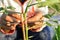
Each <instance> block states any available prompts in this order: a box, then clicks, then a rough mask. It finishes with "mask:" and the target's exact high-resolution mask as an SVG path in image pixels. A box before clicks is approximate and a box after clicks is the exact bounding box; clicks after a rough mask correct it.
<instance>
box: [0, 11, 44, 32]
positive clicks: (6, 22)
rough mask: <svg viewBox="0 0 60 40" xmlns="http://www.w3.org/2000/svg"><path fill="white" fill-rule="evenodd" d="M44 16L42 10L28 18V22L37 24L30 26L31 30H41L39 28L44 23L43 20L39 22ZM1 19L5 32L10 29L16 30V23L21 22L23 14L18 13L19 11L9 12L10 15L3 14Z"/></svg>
mask: <svg viewBox="0 0 60 40" xmlns="http://www.w3.org/2000/svg"><path fill="white" fill-rule="evenodd" d="M42 16H43V15H42V13H41V12H37V13H36V15H35V16H33V17H30V18H29V19H28V20H27V22H28V23H34V24H35V25H33V26H31V27H29V30H31V31H33V32H38V31H39V30H38V28H40V27H41V25H42V24H43V22H39V20H43V17H42ZM40 18H41V19H40ZM0 21H1V22H0V24H2V25H1V26H2V29H3V30H4V31H5V33H8V32H9V30H15V29H16V25H19V22H21V16H20V15H18V14H17V13H12V14H8V15H5V14H3V15H2V17H1V18H0ZM35 21H38V22H35ZM24 22H25V21H24ZM37 25H39V26H37ZM32 29H33V30H32ZM37 30H38V31H37Z"/></svg>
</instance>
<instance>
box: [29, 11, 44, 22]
mask: <svg viewBox="0 0 60 40" xmlns="http://www.w3.org/2000/svg"><path fill="white" fill-rule="evenodd" d="M42 16H43V15H42V13H41V12H38V13H36V15H35V16H33V17H32V18H29V19H28V22H35V21H38V20H39V19H40V18H41V17H42Z"/></svg>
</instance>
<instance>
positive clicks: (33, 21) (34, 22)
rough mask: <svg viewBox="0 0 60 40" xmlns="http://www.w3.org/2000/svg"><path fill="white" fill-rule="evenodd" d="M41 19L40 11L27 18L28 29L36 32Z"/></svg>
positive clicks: (40, 24)
mask: <svg viewBox="0 0 60 40" xmlns="http://www.w3.org/2000/svg"><path fill="white" fill-rule="evenodd" d="M43 20H44V17H43V15H42V12H36V14H35V16H33V17H31V18H29V19H28V25H29V26H30V27H29V29H30V30H32V31H34V32H38V31H39V30H40V28H41V27H42V25H43Z"/></svg>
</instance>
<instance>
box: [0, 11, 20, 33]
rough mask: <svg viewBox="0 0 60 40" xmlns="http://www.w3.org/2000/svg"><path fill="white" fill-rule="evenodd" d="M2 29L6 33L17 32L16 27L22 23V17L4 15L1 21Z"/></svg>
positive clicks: (13, 14)
mask: <svg viewBox="0 0 60 40" xmlns="http://www.w3.org/2000/svg"><path fill="white" fill-rule="evenodd" d="M0 21H1V22H0V24H1V29H3V31H4V32H5V33H10V32H9V31H10V30H13V31H14V30H15V27H16V25H18V23H19V22H20V15H19V14H18V13H12V12H11V13H9V14H8V15H6V14H3V15H2V17H1V19H0Z"/></svg>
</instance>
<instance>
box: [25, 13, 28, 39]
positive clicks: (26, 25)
mask: <svg viewBox="0 0 60 40" xmlns="http://www.w3.org/2000/svg"><path fill="white" fill-rule="evenodd" d="M25 27H26V40H28V24H27V15H26V14H25Z"/></svg>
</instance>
